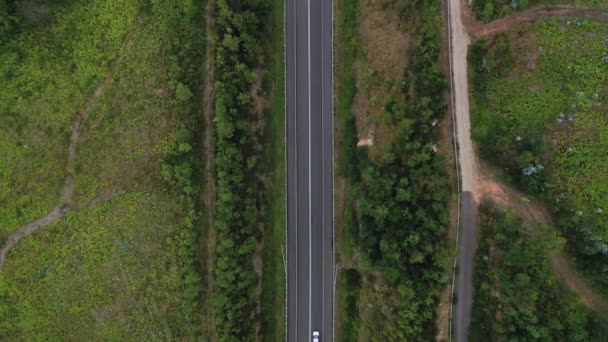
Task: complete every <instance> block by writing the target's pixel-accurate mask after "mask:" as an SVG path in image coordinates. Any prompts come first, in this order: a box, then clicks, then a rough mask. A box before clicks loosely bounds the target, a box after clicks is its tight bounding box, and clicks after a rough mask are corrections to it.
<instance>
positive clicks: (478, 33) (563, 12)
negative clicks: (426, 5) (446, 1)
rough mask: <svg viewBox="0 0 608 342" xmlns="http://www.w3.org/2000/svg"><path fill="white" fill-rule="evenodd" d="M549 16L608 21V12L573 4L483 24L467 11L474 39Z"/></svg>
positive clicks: (540, 8) (527, 12)
mask: <svg viewBox="0 0 608 342" xmlns="http://www.w3.org/2000/svg"><path fill="white" fill-rule="evenodd" d="M548 17H587V18H590V19H593V20H595V21H599V22H602V23H608V12H605V11H601V10H595V9H590V8H578V7H572V6H540V7H535V8H531V9H529V10H526V11H522V12H519V13H516V14H513V15H510V16H507V17H504V18H501V19H497V20H494V21H492V22H490V23H487V24H482V23H479V22H478V21H476V20H475V19H473V18H472V15H471V14H470V11H469V12H468V13H467V20H466V21H467V31H468V32H469V35H470V36H471V39H472V40H477V39H480V38H484V37H489V36H493V35H497V34H499V33H502V32H505V31H509V30H512V29H514V28H516V27H518V26H519V25H522V24H524V23H529V22H533V21H536V20H539V19H543V18H548Z"/></svg>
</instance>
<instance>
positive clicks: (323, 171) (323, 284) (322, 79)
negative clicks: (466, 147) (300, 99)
mask: <svg viewBox="0 0 608 342" xmlns="http://www.w3.org/2000/svg"><path fill="white" fill-rule="evenodd" d="M324 38H325V17H324V12H323V4H321V141H322V142H323V143H324V142H325V140H324V138H325V125H324V124H325V118H324V114H325V113H324V111H325V91H324V90H325V82H323V81H324V80H325V77H324V76H325V74H324V73H323V71H324V70H325V69H324V68H323V66H324V63H323V61H324V59H323V58H324V57H325V53H324V52H325V41H324ZM322 145H324V144H322ZM323 152H324V150H323V146H321V220H322V221H321V228H322V229H321V287H322V288H321V293H322V295H321V299H322V301H321V327H322V326H323V323H324V322H325V267H324V264H325V263H324V261H325V155H324V153H323Z"/></svg>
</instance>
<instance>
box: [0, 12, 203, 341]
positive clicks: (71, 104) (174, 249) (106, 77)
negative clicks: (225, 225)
mask: <svg viewBox="0 0 608 342" xmlns="http://www.w3.org/2000/svg"><path fill="white" fill-rule="evenodd" d="M201 11H202V8H199V7H197V6H195V5H193V4H192V3H191V2H174V1H164V0H161V1H154V2H152V3H148V2H147V1H122V0H103V1H78V2H76V1H62V2H57V3H53V4H46V3H39V2H34V1H24V2H19V3H10V4H7V5H6V6H3V7H1V8H0V19H2V21H3V23H5V25H3V26H2V28H1V29H0V46H1V49H0V61H1V63H0V84H1V86H2V89H3V91H2V92H1V93H0V112H2V113H6V115H4V114H3V115H2V116H0V150H1V151H2V154H3V156H5V157H3V159H2V161H0V174H1V175H2V177H0V204H1V205H0V241H1V242H5V241H6V239H7V238H8V236H10V234H11V233H13V232H15V231H16V230H17V229H18V228H19V227H21V226H23V225H26V224H28V223H30V222H33V221H35V220H36V219H37V218H39V217H42V216H43V215H45V214H47V213H49V212H51V210H52V208H53V206H55V205H56V204H57V203H60V204H62V205H61V210H63V213H62V215H60V216H64V215H65V216H64V217H63V218H61V217H58V218H57V220H55V221H54V222H49V223H48V226H47V227H46V229H44V230H40V231H39V232H37V233H36V234H33V235H31V236H29V237H26V238H23V239H22V240H20V241H19V243H18V244H16V245H15V246H14V248H13V249H12V250H11V251H10V253H8V255H7V258H6V260H5V264H4V266H3V268H2V273H1V274H0V339H10V340H24V341H31V340H54V339H68V340H84V339H99V340H125V339H136V340H150V339H182V338H191V337H194V336H197V335H202V334H203V332H202V331H200V329H199V326H198V323H197V322H200V317H199V311H200V310H199V308H198V296H199V292H200V288H199V286H200V285H199V281H200V279H199V275H198V272H197V267H196V256H195V251H196V236H197V234H198V231H199V230H200V229H201V228H200V226H199V223H198V220H197V218H198V215H199V214H198V210H197V207H198V204H197V202H196V201H195V198H196V197H198V196H195V194H196V193H197V191H198V182H195V181H193V179H196V178H198V176H199V174H198V171H197V170H200V165H201V164H200V153H197V152H198V151H197V149H198V146H197V145H196V144H195V143H193V141H195V140H197V139H194V137H195V136H197V135H198V134H200V132H198V131H197V130H196V129H195V127H197V126H198V123H199V120H200V116H201V115H200V112H199V108H200V107H201V106H200V103H199V99H198V97H197V96H193V95H192V94H194V93H197V92H198V88H199V87H200V83H201V81H202V80H201V77H200V75H201V74H202V73H201V71H200V67H201V65H202V64H203V62H204V58H203V56H204V54H203V52H204V51H203V45H202V38H203V37H204V32H202V27H204V26H203V25H202V24H201V20H200V18H202V13H201ZM129 32H130V33H129ZM66 178H67V181H66ZM64 185H66V187H65V189H64V190H65V191H63V190H62V187H63V186H64ZM62 193H63V196H62ZM67 209H70V210H67Z"/></svg>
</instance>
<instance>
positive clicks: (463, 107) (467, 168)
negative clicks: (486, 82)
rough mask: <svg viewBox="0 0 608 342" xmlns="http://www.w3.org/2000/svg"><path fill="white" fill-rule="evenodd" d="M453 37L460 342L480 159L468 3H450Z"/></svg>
mask: <svg viewBox="0 0 608 342" xmlns="http://www.w3.org/2000/svg"><path fill="white" fill-rule="evenodd" d="M447 2H448V25H449V33H450V74H451V75H450V76H451V81H452V83H451V85H452V89H451V90H452V92H451V93H452V94H451V95H452V110H453V111H454V118H455V123H454V125H455V127H456V143H457V150H458V167H459V174H460V190H461V193H460V221H459V236H458V256H457V261H456V265H457V269H458V272H457V274H456V287H455V289H454V290H455V296H456V301H455V302H456V303H454V307H453V308H452V313H453V315H454V316H453V317H452V318H453V319H452V322H453V324H454V333H453V336H454V337H455V340H456V341H457V342H464V341H468V331H469V325H470V323H471V310H472V305H473V266H474V265H473V262H474V257H475V249H476V247H477V232H476V231H477V202H476V199H475V198H476V196H475V191H476V188H475V180H476V178H477V175H476V172H477V159H476V157H475V152H474V150H473V143H472V141H471V121H470V118H469V115H470V114H469V90H468V86H469V85H468V77H467V52H468V48H469V44H470V38H469V35H468V33H467V31H466V29H465V25H464V23H463V21H462V10H463V7H462V6H467V5H466V4H465V3H464V0H447Z"/></svg>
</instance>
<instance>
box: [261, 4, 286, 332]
mask: <svg viewBox="0 0 608 342" xmlns="http://www.w3.org/2000/svg"><path fill="white" fill-rule="evenodd" d="M283 7H284V1H283V0H273V1H272V10H271V16H270V24H269V27H268V32H271V34H270V40H269V43H268V46H266V55H267V56H269V59H270V63H269V65H268V71H267V74H266V75H265V76H266V77H265V80H264V85H263V88H264V90H265V92H266V93H267V94H269V98H268V100H269V101H270V108H269V109H267V110H266V113H265V118H266V119H265V121H266V122H267V127H266V128H265V132H264V138H263V139H264V146H265V149H264V155H263V160H264V161H265V165H264V166H265V169H266V170H264V171H265V173H266V174H267V175H268V177H269V178H270V179H272V182H271V183H270V184H268V186H267V188H266V189H265V193H266V197H267V201H266V205H267V208H268V210H267V215H265V217H266V218H265V224H266V229H265V232H264V255H263V257H264V277H263V278H262V298H261V301H262V303H261V305H262V334H263V336H264V341H269V342H271V341H283V340H285V327H286V322H285V314H286V313H285V308H286V305H287V303H286V298H285V294H286V286H287V284H286V280H287V278H286V277H287V275H286V274H285V271H286V270H285V263H286V262H287V260H286V259H285V258H286V253H287V250H286V240H285V234H286V229H287V226H286V224H287V223H286V222H285V218H286V212H285V210H287V207H286V203H285V200H286V194H285V184H286V183H285V182H286V180H285V134H284V133H285V64H284V53H283V46H284V45H283V44H284V40H283V19H284V18H283V14H284V12H283Z"/></svg>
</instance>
